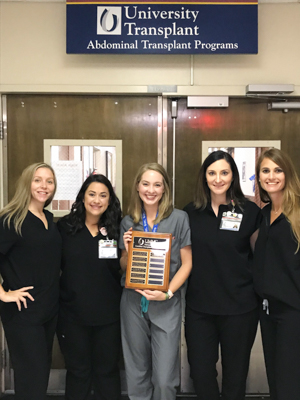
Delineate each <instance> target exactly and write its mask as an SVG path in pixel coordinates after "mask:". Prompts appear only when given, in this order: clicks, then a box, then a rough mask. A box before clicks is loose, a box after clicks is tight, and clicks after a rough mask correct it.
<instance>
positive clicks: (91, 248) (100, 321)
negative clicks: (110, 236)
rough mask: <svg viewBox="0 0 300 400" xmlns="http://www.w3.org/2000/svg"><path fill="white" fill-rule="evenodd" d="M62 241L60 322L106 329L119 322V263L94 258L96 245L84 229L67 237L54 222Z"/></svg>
mask: <svg viewBox="0 0 300 400" xmlns="http://www.w3.org/2000/svg"><path fill="white" fill-rule="evenodd" d="M58 228H59V230H60V233H61V236H62V240H63V252H62V267H61V268H62V273H61V280H60V305H61V311H62V315H63V316H64V318H67V319H68V320H69V321H73V322H76V323H79V324H82V325H88V326H97V325H106V324H110V323H112V322H115V321H118V320H119V318H120V299H121V294H122V288H121V284H120V280H121V274H120V260H119V258H117V259H101V258H99V257H98V251H99V249H98V243H99V240H101V239H104V240H105V239H106V237H104V236H103V235H102V234H101V233H100V232H99V234H98V235H97V236H95V237H93V236H92V235H91V233H90V231H89V230H88V228H87V227H86V226H84V227H83V228H82V229H80V230H79V231H77V232H76V233H75V234H71V232H70V227H69V226H68V224H67V223H66V221H65V220H64V219H62V220H60V221H58Z"/></svg>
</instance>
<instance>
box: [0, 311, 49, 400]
mask: <svg viewBox="0 0 300 400" xmlns="http://www.w3.org/2000/svg"><path fill="white" fill-rule="evenodd" d="M56 323H57V317H56V316H55V317H54V318H52V319H51V320H49V321H48V322H46V323H44V324H41V325H26V324H24V321H22V319H21V318H20V317H19V316H17V317H15V318H13V319H12V320H10V321H9V322H3V328H4V332H5V336H6V341H7V345H8V350H9V354H10V358H11V362H12V367H13V370H14V384H15V397H14V399H15V400H44V399H46V393H47V387H48V380H49V373H50V367H51V357H52V345H53V338H54V334H55V330H56Z"/></svg>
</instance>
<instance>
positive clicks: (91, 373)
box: [57, 317, 121, 400]
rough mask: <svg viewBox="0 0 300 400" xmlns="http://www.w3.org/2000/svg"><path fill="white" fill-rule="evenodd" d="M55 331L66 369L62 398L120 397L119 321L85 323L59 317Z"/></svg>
mask: <svg viewBox="0 0 300 400" xmlns="http://www.w3.org/2000/svg"><path fill="white" fill-rule="evenodd" d="M57 333H58V339H59V343H60V346H61V350H62V353H63V355H64V358H65V363H66V369H67V376H66V393H65V399H66V400H88V399H95V400H120V398H121V383H120V371H119V367H118V362H119V360H120V349H121V334H120V321H117V322H114V323H112V324H108V325H100V326H86V325H80V324H77V323H74V322H70V321H67V320H66V318H61V317H60V318H59V323H58V332H57ZM92 389H93V392H94V397H92V396H91V390H92Z"/></svg>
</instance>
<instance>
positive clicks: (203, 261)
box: [185, 151, 261, 400]
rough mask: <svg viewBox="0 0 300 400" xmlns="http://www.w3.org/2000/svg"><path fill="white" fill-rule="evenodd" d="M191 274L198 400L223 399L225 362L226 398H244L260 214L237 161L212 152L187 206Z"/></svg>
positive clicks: (189, 305)
mask: <svg viewBox="0 0 300 400" xmlns="http://www.w3.org/2000/svg"><path fill="white" fill-rule="evenodd" d="M185 211H186V212H187V213H188V215H189V218H190V225H191V234H192V251H193V270H192V273H191V276H190V278H189V283H188V288H187V294H186V327H185V328H186V340H187V346H188V360H189V363H190V368H191V377H192V379H193V382H194V387H195V391H196V394H197V396H198V397H197V398H198V399H199V400H208V399H209V400H219V399H220V392H219V387H218V383H217V379H216V377H217V371H216V363H217V361H218V358H219V346H220V349H221V358H222V399H224V400H244V398H245V388H246V378H247V374H248V368H249V358H250V352H251V348H252V345H253V342H254V339H255V335H256V330H257V322H258V310H257V299H256V295H255V292H254V287H253V278H252V272H251V265H250V262H251V258H252V248H253V247H254V243H255V239H256V237H257V232H258V227H259V224H260V220H261V214H260V209H259V207H257V205H256V204H254V203H253V202H251V201H249V200H247V199H246V198H245V196H244V195H243V193H242V191H241V187H240V182H239V173H238V169H237V166H236V164H235V162H234V160H233V158H232V157H231V156H230V155H229V154H228V153H226V152H224V151H215V152H213V153H211V154H210V155H209V156H208V157H207V158H206V159H205V161H204V163H203V165H202V166H201V168H200V172H199V175H198V180H197V186H196V192H195V200H194V202H193V203H190V204H189V205H188V206H186V207H185Z"/></svg>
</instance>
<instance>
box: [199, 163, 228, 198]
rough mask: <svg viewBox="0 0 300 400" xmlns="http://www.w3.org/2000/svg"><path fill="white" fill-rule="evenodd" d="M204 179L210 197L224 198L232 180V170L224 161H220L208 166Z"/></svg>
mask: <svg viewBox="0 0 300 400" xmlns="http://www.w3.org/2000/svg"><path fill="white" fill-rule="evenodd" d="M205 177H206V181H207V186H208V187H209V189H210V193H211V195H217V196H224V195H225V196H226V193H227V190H228V189H229V188H230V185H231V182H232V179H233V174H232V170H231V168H230V165H229V164H228V162H227V161H226V160H224V159H221V160H218V161H215V162H214V163H212V164H210V166H209V167H208V168H207V170H206V173H205Z"/></svg>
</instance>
